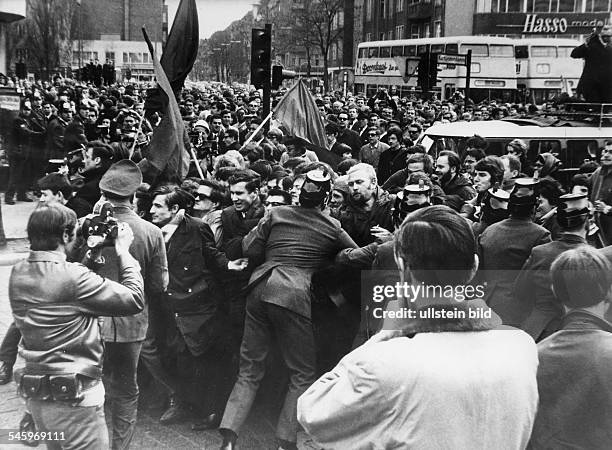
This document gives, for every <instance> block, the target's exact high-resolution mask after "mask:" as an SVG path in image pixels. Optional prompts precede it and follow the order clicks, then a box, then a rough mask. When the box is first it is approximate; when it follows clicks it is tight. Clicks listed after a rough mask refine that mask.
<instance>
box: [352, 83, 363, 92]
mask: <svg viewBox="0 0 612 450" xmlns="http://www.w3.org/2000/svg"><path fill="white" fill-rule="evenodd" d="M353 86H354V88H355V94H362V93H363V91H364V90H365V85H364V84H363V83H355V84H354V85H353Z"/></svg>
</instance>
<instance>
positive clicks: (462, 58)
mask: <svg viewBox="0 0 612 450" xmlns="http://www.w3.org/2000/svg"><path fill="white" fill-rule="evenodd" d="M438 63H440V64H457V65H459V66H467V55H451V54H448V53H438Z"/></svg>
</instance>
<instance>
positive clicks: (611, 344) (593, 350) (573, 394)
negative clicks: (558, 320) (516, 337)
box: [531, 310, 612, 450]
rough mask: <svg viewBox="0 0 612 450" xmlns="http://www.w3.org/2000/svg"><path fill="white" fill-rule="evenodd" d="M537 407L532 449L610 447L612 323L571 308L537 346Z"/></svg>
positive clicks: (592, 449) (611, 421)
mask: <svg viewBox="0 0 612 450" xmlns="http://www.w3.org/2000/svg"><path fill="white" fill-rule="evenodd" d="M538 355H539V359H540V366H539V368H538V388H539V391H540V405H539V408H538V415H537V417H536V422H535V424H534V428H533V434H532V437H531V448H533V449H550V448H582V449H589V450H595V449H608V448H610V443H611V442H612V377H610V368H611V367H612V325H611V324H610V322H607V321H605V320H603V319H601V318H599V317H597V316H594V315H593V314H590V313H588V312H583V311H577V310H574V311H572V312H571V313H569V314H568V315H566V316H565V317H564V319H563V325H562V329H561V330H560V331H558V332H556V333H555V334H553V335H551V336H550V337H548V338H547V339H545V340H543V341H542V342H540V343H539V344H538Z"/></svg>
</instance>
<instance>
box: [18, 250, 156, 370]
mask: <svg viewBox="0 0 612 450" xmlns="http://www.w3.org/2000/svg"><path fill="white" fill-rule="evenodd" d="M118 266H119V267H118V269H119V274H120V276H119V281H120V282H119V283H117V282H114V281H111V280H109V279H106V278H102V277H101V276H99V275H97V274H96V273H94V272H92V271H90V270H89V269H88V268H87V267H85V266H83V265H81V264H77V263H70V262H67V261H66V255H65V254H64V253H63V252H61V251H32V252H30V256H29V258H28V259H27V260H25V261H22V262H20V263H18V264H16V265H15V266H14V267H13V271H12V272H11V277H10V280H9V300H10V302H11V308H12V311H13V317H14V319H15V325H16V326H17V328H18V329H19V331H21V334H22V336H23V340H22V346H23V347H22V349H21V356H22V357H23V358H24V359H25V362H26V364H25V373H26V374H32V375H53V374H67V373H76V374H81V375H85V376H88V377H91V378H100V377H101V374H102V356H103V345H102V339H101V337H100V326H99V324H98V316H101V315H105V316H124V315H130V314H135V313H137V312H139V311H142V309H143V308H144V291H143V281H142V276H141V274H140V265H139V264H138V262H137V261H136V260H135V259H134V258H133V257H132V256H131V255H122V256H121V257H119V258H118Z"/></svg>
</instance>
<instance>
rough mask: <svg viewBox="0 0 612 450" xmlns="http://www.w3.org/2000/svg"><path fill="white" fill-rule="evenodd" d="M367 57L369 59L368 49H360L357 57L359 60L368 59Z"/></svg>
mask: <svg viewBox="0 0 612 450" xmlns="http://www.w3.org/2000/svg"><path fill="white" fill-rule="evenodd" d="M367 57H368V48H367V47H361V48H360V49H359V56H357V58H367Z"/></svg>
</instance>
